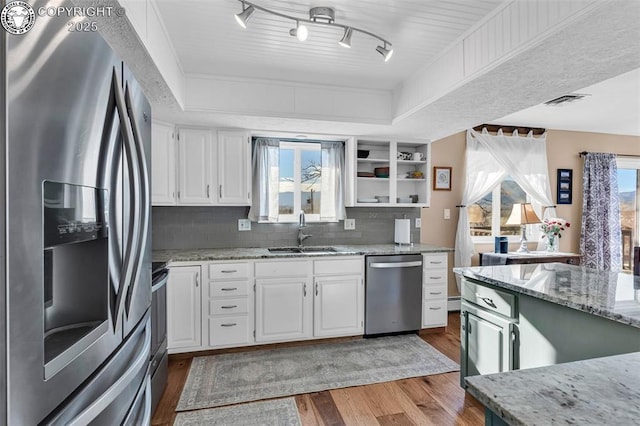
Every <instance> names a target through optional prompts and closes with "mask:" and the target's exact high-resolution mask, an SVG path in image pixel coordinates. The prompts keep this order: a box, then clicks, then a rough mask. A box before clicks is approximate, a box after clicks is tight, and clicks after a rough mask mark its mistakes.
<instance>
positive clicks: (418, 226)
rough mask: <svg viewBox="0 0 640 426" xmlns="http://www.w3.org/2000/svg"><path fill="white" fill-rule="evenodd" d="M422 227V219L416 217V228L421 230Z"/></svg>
mask: <svg viewBox="0 0 640 426" xmlns="http://www.w3.org/2000/svg"><path fill="white" fill-rule="evenodd" d="M421 227H422V219H420V218H419V217H416V228H421Z"/></svg>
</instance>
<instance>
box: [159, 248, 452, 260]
mask: <svg viewBox="0 0 640 426" xmlns="http://www.w3.org/2000/svg"><path fill="white" fill-rule="evenodd" d="M311 247H313V246H311ZM331 247H333V248H334V249H336V252H332V253H327V252H323V253H305V254H301V253H270V252H269V250H268V249H267V248H266V247H265V248H224V249H186V250H154V251H153V261H154V262H206V261H212V260H250V259H280V258H287V257H296V258H307V257H313V256H323V257H324V256H355V255H376V254H378V255H384V254H412V253H418V254H419V253H442V252H452V251H453V249H452V248H447V247H439V246H433V245H430V244H412V245H410V246H408V245H403V246H399V245H396V244H369V245H367V244H363V245H335V246H331Z"/></svg>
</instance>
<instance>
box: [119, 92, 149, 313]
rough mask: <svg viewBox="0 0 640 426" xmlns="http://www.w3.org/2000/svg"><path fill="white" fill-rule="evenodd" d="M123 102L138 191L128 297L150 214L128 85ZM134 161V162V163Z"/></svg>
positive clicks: (138, 139) (147, 228)
mask: <svg viewBox="0 0 640 426" xmlns="http://www.w3.org/2000/svg"><path fill="white" fill-rule="evenodd" d="M124 101H125V105H126V108H127V113H128V116H129V125H130V126H131V130H132V135H133V139H132V142H133V144H132V146H131V149H132V154H133V155H132V158H131V163H134V164H133V166H134V168H135V171H136V172H137V173H138V180H137V183H138V185H137V186H136V188H137V189H138V191H139V192H138V193H137V194H136V195H137V197H136V198H137V205H138V206H139V209H140V210H139V211H138V212H137V214H136V216H135V217H136V222H137V228H136V230H135V231H136V233H135V234H134V235H135V238H136V239H137V241H136V249H137V250H136V251H135V252H133V253H132V255H133V258H131V259H130V261H131V262H134V261H135V262H134V264H133V266H132V267H133V274H132V279H133V280H132V281H131V283H132V285H133V286H130V287H129V288H128V290H127V292H128V293H129V295H128V296H130V294H131V293H133V291H134V290H135V284H136V283H137V277H138V275H139V273H140V268H141V266H142V262H143V260H144V259H143V258H142V254H143V253H144V251H145V249H146V245H147V235H148V232H149V217H150V212H149V205H150V202H149V197H150V195H149V194H150V190H149V171H148V169H147V164H146V162H145V161H144V157H145V156H144V148H143V146H142V136H141V132H140V127H139V126H138V122H137V121H136V115H135V111H134V109H133V101H132V99H131V91H130V90H129V85H128V84H127V86H126V87H125V92H124ZM134 159H135V161H134ZM127 300H128V303H127V306H126V310H127V313H128V312H129V309H130V308H131V300H132V298H131V297H127Z"/></svg>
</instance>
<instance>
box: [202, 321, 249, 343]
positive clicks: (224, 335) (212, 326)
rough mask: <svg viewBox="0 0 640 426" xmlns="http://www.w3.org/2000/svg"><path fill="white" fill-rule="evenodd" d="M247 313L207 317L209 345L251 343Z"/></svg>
mask: <svg viewBox="0 0 640 426" xmlns="http://www.w3.org/2000/svg"><path fill="white" fill-rule="evenodd" d="M252 331H253V329H252V328H250V326H249V316H248V315H237V316H231V317H217V318H209V345H210V346H222V345H238V344H245V343H252V340H253V339H252V338H251V336H252Z"/></svg>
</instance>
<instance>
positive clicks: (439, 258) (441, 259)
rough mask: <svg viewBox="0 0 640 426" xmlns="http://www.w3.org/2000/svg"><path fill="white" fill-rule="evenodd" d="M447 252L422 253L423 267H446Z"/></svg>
mask: <svg viewBox="0 0 640 426" xmlns="http://www.w3.org/2000/svg"><path fill="white" fill-rule="evenodd" d="M447 257H448V256H447V253H437V254H423V255H422V258H423V260H424V262H423V263H424V269H440V268H444V269H447Z"/></svg>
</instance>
